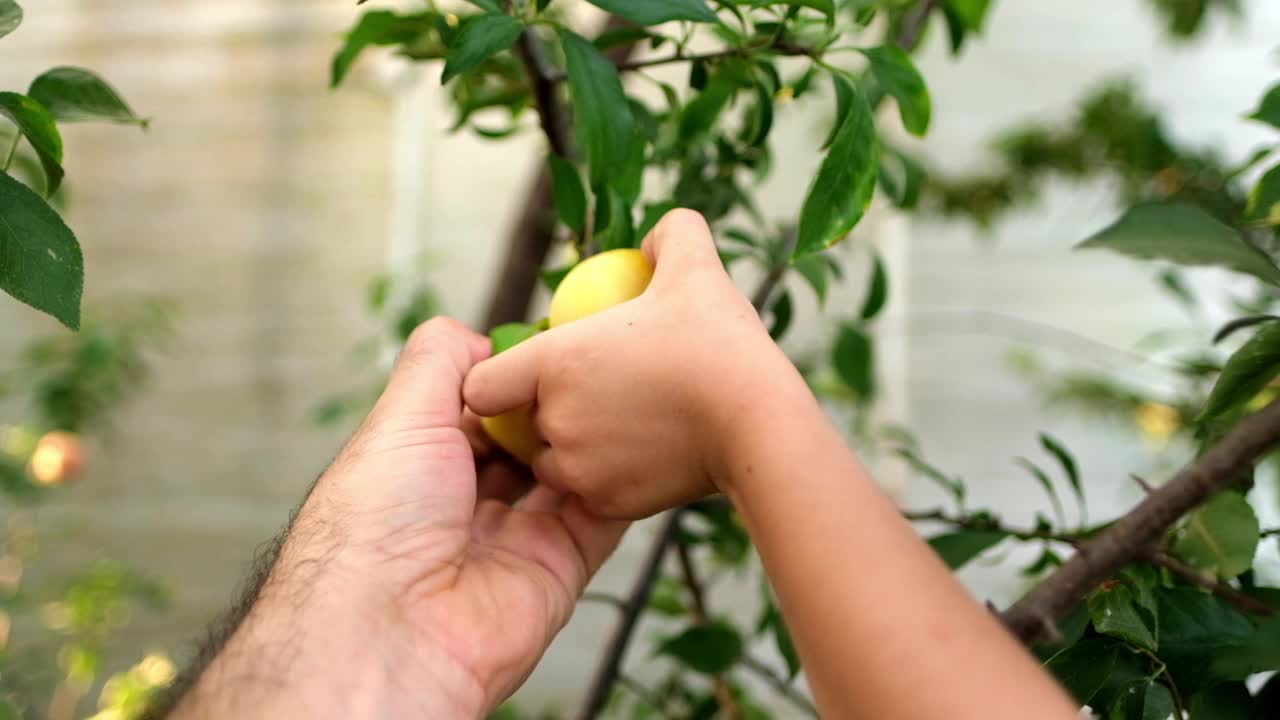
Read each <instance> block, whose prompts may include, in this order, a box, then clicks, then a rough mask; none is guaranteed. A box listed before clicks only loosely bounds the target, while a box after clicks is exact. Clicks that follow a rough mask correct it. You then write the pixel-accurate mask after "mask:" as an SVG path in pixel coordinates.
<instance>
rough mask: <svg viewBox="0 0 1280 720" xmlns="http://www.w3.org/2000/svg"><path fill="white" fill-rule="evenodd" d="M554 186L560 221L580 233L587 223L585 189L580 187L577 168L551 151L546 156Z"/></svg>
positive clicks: (580, 180)
mask: <svg viewBox="0 0 1280 720" xmlns="http://www.w3.org/2000/svg"><path fill="white" fill-rule="evenodd" d="M547 163H548V164H549V165H550V167H551V179H552V184H553V186H554V188H555V196H556V212H557V213H559V215H560V222H563V223H564V224H565V225H567V226H569V229H570V230H572V231H574V232H575V233H577V234H579V235H581V234H582V230H583V228H585V227H586V224H587V191H586V189H585V188H583V187H582V178H581V177H579V176H578V170H577V168H575V167H574V166H573V165H572V164H570V163H569V161H568V160H565V159H564V158H562V157H560V156H559V155H556V154H554V153H552V154H551V155H549V156H547Z"/></svg>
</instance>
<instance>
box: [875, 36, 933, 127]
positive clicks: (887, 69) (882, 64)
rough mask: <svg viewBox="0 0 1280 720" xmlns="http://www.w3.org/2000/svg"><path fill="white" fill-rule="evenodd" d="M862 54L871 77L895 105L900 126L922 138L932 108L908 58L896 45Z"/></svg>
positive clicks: (919, 78) (920, 80) (922, 82)
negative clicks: (900, 118)
mask: <svg viewBox="0 0 1280 720" xmlns="http://www.w3.org/2000/svg"><path fill="white" fill-rule="evenodd" d="M862 54H863V55H866V56H867V59H868V60H870V61H871V74H872V75H873V76H875V79H876V83H877V84H878V85H879V86H880V89H881V90H884V91H885V92H886V93H888V94H889V95H891V96H892V97H893V99H894V100H896V101H897V102H898V113H899V115H900V116H901V117H902V125H903V127H905V128H906V129H907V131H908V132H910V133H911V134H913V135H924V134H925V132H926V131H928V129H929V120H930V118H931V117H932V115H933V105H932V102H931V101H930V99H929V89H928V88H927V87H925V84H924V78H923V77H921V75H920V71H919V70H917V69H916V66H915V63H913V62H911V57H910V56H909V55H907V54H906V53H905V52H903V51H902V49H901V48H899V47H897V46H896V45H881V46H880V47H873V48H866V49H863V50H862Z"/></svg>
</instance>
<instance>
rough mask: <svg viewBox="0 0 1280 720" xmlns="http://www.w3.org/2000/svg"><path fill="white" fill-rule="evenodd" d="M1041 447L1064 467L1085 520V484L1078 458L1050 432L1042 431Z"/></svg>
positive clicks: (1082, 517)
mask: <svg viewBox="0 0 1280 720" xmlns="http://www.w3.org/2000/svg"><path fill="white" fill-rule="evenodd" d="M1040 447H1042V448H1044V449H1045V452H1047V453H1049V454H1050V455H1052V456H1053V459H1054V460H1057V461H1058V466H1059V467H1061V468H1062V474H1063V475H1064V476H1066V478H1067V483H1068V484H1070V485H1071V490H1072V491H1073V492H1075V494H1076V501H1077V503H1078V505H1079V506H1080V519H1081V522H1083V521H1084V517H1085V501H1084V485H1083V484H1082V483H1081V482H1080V470H1079V468H1077V467H1076V459H1075V458H1074V457H1072V456H1071V453H1070V452H1068V451H1067V447H1066V446H1065V445H1063V444H1062V443H1061V442H1059V441H1058V440H1057V439H1056V438H1054V437H1053V436H1052V435H1050V434H1048V433H1040Z"/></svg>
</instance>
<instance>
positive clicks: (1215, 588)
mask: <svg viewBox="0 0 1280 720" xmlns="http://www.w3.org/2000/svg"><path fill="white" fill-rule="evenodd" d="M1146 559H1147V560H1148V561H1149V562H1150V563H1151V564H1152V565H1156V566H1158V567H1162V568H1164V569H1166V570H1168V571H1169V572H1171V573H1173V574H1174V575H1177V576H1178V577H1180V578H1182V579H1183V580H1186V581H1187V582H1190V583H1191V584H1193V585H1196V586H1198V587H1200V588H1203V589H1205V590H1208V591H1209V592H1211V593H1213V594H1214V595H1217V596H1218V597H1220V598H1222V599H1223V600H1224V601H1226V602H1227V603H1229V604H1231V605H1234V606H1235V607H1236V608H1237V609H1239V610H1242V611H1244V612H1247V613H1249V614H1251V615H1261V616H1263V617H1271V616H1274V615H1277V614H1280V611H1277V610H1276V609H1275V608H1273V607H1271V606H1270V605H1268V604H1266V603H1264V602H1262V601H1261V600H1258V599H1257V598H1252V597H1249V596H1248V595H1245V594H1244V593H1242V592H1240V591H1239V590H1236V589H1235V588H1233V587H1231V586H1229V585H1226V584H1224V583H1221V582H1218V581H1217V580H1216V579H1215V578H1213V577H1211V576H1208V575H1205V574H1204V573H1203V572H1201V571H1200V570H1198V569H1196V568H1194V567H1191V566H1190V565H1187V564H1186V563H1184V562H1182V561H1181V560H1179V559H1177V558H1175V557H1173V556H1172V555H1169V554H1168V553H1166V552H1165V551H1163V550H1151V551H1149V552H1148V553H1147V556H1146Z"/></svg>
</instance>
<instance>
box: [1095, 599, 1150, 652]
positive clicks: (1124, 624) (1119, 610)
mask: <svg viewBox="0 0 1280 720" xmlns="http://www.w3.org/2000/svg"><path fill="white" fill-rule="evenodd" d="M1089 618H1090V619H1091V620H1092V621H1093V626H1094V628H1096V629H1097V631H1098V632H1100V633H1102V634H1103V635H1111V636H1112V637H1117V638H1120V639H1121V640H1124V641H1125V642H1129V643H1132V644H1134V645H1137V646H1138V647H1142V648H1146V649H1147V650H1151V651H1152V652H1155V650H1156V636H1155V631H1154V629H1153V628H1151V627H1148V625H1147V622H1146V620H1144V619H1143V617H1142V615H1141V613H1139V612H1138V605H1137V602H1136V600H1135V594H1134V591H1133V590H1132V589H1131V588H1130V587H1129V586H1128V585H1127V584H1125V583H1122V582H1116V583H1111V584H1109V585H1106V586H1103V587H1102V588H1100V589H1098V590H1097V591H1095V592H1094V593H1093V594H1092V595H1090V596H1089Z"/></svg>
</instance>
